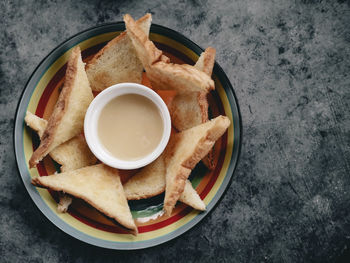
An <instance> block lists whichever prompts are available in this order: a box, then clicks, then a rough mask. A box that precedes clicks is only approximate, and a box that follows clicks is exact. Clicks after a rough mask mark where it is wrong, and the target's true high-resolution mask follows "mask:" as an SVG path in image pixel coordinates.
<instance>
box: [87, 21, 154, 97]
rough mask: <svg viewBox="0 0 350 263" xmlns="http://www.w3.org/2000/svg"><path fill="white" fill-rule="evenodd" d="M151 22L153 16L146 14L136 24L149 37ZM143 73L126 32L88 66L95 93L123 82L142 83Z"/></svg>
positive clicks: (98, 54)
mask: <svg viewBox="0 0 350 263" xmlns="http://www.w3.org/2000/svg"><path fill="white" fill-rule="evenodd" d="M151 22H152V16H151V14H146V15H145V16H143V17H141V18H140V19H139V20H137V21H136V24H137V25H138V26H139V28H140V30H141V31H142V32H143V33H144V34H145V35H146V36H148V34H149V29H150V27H151ZM142 72H143V66H142V63H141V62H140V60H139V59H138V56H137V54H136V51H135V48H134V47H133V45H132V43H131V40H130V38H129V37H128V35H127V34H126V32H125V31H124V32H122V33H121V34H119V35H118V36H117V37H115V38H114V39H112V40H111V41H109V42H108V43H107V45H106V46H104V47H103V48H102V49H101V50H100V51H99V52H98V53H97V54H96V55H95V56H94V57H93V58H92V59H91V60H90V61H89V62H88V63H87V65H86V73H87V76H88V79H89V81H90V85H91V88H92V90H94V91H102V90H104V89H106V88H108V87H110V86H112V85H114V84H117V83H122V82H134V83H141V80H142Z"/></svg>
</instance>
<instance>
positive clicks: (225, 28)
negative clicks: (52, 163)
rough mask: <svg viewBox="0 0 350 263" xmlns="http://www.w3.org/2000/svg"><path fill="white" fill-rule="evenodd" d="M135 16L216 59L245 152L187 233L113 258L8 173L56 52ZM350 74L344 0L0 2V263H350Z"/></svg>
mask: <svg viewBox="0 0 350 263" xmlns="http://www.w3.org/2000/svg"><path fill="white" fill-rule="evenodd" d="M145 12H151V13H152V14H153V21H154V22H155V23H157V24H161V25H164V26H167V27H170V28H172V29H174V30H177V31H179V32H181V33H183V34H184V35H185V36H187V37H189V38H190V39H192V40H193V41H194V42H196V43H198V44H200V45H201V46H202V47H207V46H209V45H211V46H214V47H215V48H216V49H217V61H218V63H219V64H220V65H221V66H222V67H223V69H224V70H225V72H226V73H227V75H228V77H229V78H230V80H231V82H232V84H233V86H234V89H235V92H236V94H237V97H238V100H239V103H240V107H241V111H242V118H243V126H244V136H243V149H242V154H241V160H240V163H239V166H238V169H237V171H236V173H235V176H234V178H233V182H232V185H231V187H230V188H229V189H228V191H227V194H226V195H225V197H224V198H223V200H222V202H221V203H220V205H219V206H218V207H217V208H216V209H215V211H214V212H213V213H211V214H210V215H209V216H207V217H206V218H205V219H204V220H203V221H202V222H201V223H200V224H199V225H197V226H196V227H195V228H194V229H193V230H191V231H189V232H187V233H185V234H184V235H183V236H181V237H180V238H177V239H176V240H173V241H170V242H168V243H166V244H163V245H160V246H157V247H154V248H150V249H147V250H142V251H135V252H123V251H121V252H118V251H110V250H104V249H101V248H97V247H93V246H90V245H87V244H84V243H82V242H80V241H78V240H75V239H73V238H71V237H69V236H67V235H66V234H64V233H63V232H61V231H60V230H58V229H57V228H56V227H55V226H54V225H52V224H51V223H50V222H48V221H47V220H46V219H45V218H44V217H43V216H42V214H41V213H40V212H39V211H38V210H37V209H36V208H35V207H34V204H33V202H32V201H31V199H30V198H29V196H28V195H27V193H26V190H25V189H24V187H23V186H22V183H21V181H20V179H19V176H18V174H17V170H16V163H15V158H14V153H13V145H12V131H13V123H14V115H15V110H16V106H17V103H18V100H19V98H20V94H21V92H22V90H23V88H24V85H25V83H26V81H27V79H28V78H29V76H30V74H31V73H32V72H33V70H34V69H35V67H36V66H37V65H38V63H39V62H40V61H41V60H42V59H43V58H44V57H45V56H46V55H47V54H48V53H49V52H50V51H51V50H52V49H53V48H55V47H56V46H57V45H58V44H59V43H61V42H62V41H63V40H65V39H66V38H68V37H69V36H72V35H73V34H76V33H78V32H79V31H81V30H84V29H86V28H89V27H91V26H95V25H99V24H102V23H105V22H112V21H120V20H121V19H122V14H124V13H130V14H132V15H133V16H134V17H140V16H142V15H143V14H144V13H145ZM349 74H350V1H322V0H303V1H301V0H295V1H291V0H283V1H282V0H275V1H273V0H269V1H258V0H255V1H247V0H237V1H230V0H224V1H219V0H211V1H196V0H192V1H179V2H175V1H174V2H169V3H165V2H163V1H160V0H157V1H144V0H142V1H125V2H123V1H92V0H87V1H82V0H79V1H48V2H46V1H6V0H5V1H0V87H1V89H0V132H1V137H0V145H1V148H0V163H1V165H0V186H1V190H0V261H1V262H68V261H69V262H70V261H72V262H100V261H101V262H135V261H141V262H157V261H161V262H168V261H169V262H189V261H198V262H216V261H218V262H334V261H344V262H346V261H347V260H350V259H348V256H349V251H348V249H349V245H350V173H349V172H350V109H349V108H350V75H349ZM348 262H350V261H348Z"/></svg>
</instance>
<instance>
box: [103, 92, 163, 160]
mask: <svg viewBox="0 0 350 263" xmlns="http://www.w3.org/2000/svg"><path fill="white" fill-rule="evenodd" d="M97 125H98V127H97V129H98V137H99V140H100V142H101V144H102V145H103V146H104V147H105V148H106V150H107V151H108V152H109V153H110V154H111V155H113V156H114V157H116V158H118V159H121V160H126V161H133V160H138V159H141V158H143V157H145V156H147V155H148V154H150V153H152V152H153V151H154V150H155V148H156V147H157V146H158V144H159V143H160V141H161V139H162V136H163V126H164V124H163V120H162V117H161V114H160V111H159V109H158V107H157V106H156V105H155V104H154V103H153V102H152V101H151V100H150V99H148V98H146V97H144V96H141V95H138V94H126V95H121V96H118V97H116V98H114V99H112V100H111V101H110V102H108V103H107V104H106V105H105V106H104V108H103V109H102V110H101V113H100V117H99V120H98V124H97Z"/></svg>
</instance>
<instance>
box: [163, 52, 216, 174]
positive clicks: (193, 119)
mask: <svg viewBox="0 0 350 263" xmlns="http://www.w3.org/2000/svg"><path fill="white" fill-rule="evenodd" d="M215 54H216V50H215V49H214V48H212V47H208V48H207V49H206V50H205V51H204V52H202V54H201V55H200V57H199V59H198V60H197V62H196V64H195V65H194V67H195V68H197V69H198V70H201V71H203V72H204V73H206V74H207V75H208V76H211V74H212V72H213V67H214V63H215ZM208 107H209V104H208V99H207V92H191V93H179V94H177V95H176V96H175V98H174V99H173V101H172V104H171V107H170V113H171V121H172V124H173V125H174V126H175V128H176V129H177V130H178V131H183V130H187V129H190V128H192V127H194V126H196V125H198V124H201V123H204V122H206V121H208ZM202 161H203V163H204V164H205V166H207V167H208V168H209V169H210V170H213V169H214V168H215V164H214V157H213V151H212V150H211V151H210V152H209V153H208V154H207V155H206V156H205V157H204V158H203V160H202Z"/></svg>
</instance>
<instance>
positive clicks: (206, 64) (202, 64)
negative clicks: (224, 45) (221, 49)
mask: <svg viewBox="0 0 350 263" xmlns="http://www.w3.org/2000/svg"><path fill="white" fill-rule="evenodd" d="M215 55H216V50H215V48H213V47H208V48H206V49H205V51H204V52H203V53H202V54H201V56H200V58H199V59H198V61H197V63H196V65H195V66H196V67H197V68H198V69H200V70H202V71H203V72H204V73H206V74H207V75H208V76H211V75H212V73H213V68H214V63H215Z"/></svg>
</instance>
